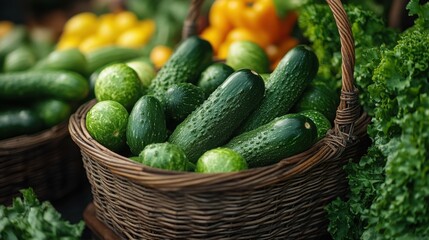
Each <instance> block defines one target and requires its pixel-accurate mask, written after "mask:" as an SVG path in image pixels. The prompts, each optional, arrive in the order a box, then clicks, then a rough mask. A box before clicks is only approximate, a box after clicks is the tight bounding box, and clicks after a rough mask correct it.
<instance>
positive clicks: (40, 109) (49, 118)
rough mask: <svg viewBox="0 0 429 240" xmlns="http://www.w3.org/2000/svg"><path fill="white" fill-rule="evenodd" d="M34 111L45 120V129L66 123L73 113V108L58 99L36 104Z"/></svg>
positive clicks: (41, 101) (45, 100) (44, 100)
mask: <svg viewBox="0 0 429 240" xmlns="http://www.w3.org/2000/svg"><path fill="white" fill-rule="evenodd" d="M34 110H35V111H36V112H37V114H38V115H39V117H40V118H41V119H42V120H43V123H44V127H45V128H50V127H53V126H55V125H57V124H59V123H61V122H64V121H66V120H67V119H68V118H69V117H70V114H71V113H72V107H71V105H70V104H69V103H68V102H65V101H61V100H57V99H43V100H40V101H38V102H36V103H35V104H34Z"/></svg>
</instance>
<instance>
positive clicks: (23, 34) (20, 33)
mask: <svg viewBox="0 0 429 240" xmlns="http://www.w3.org/2000/svg"><path fill="white" fill-rule="evenodd" d="M27 42H28V31H27V28H26V27H25V26H24V25H17V26H14V27H13V28H12V30H11V31H10V32H8V33H7V34H6V35H5V36H3V37H1V38H0V64H3V61H4V58H5V57H6V55H7V54H9V53H10V52H12V51H13V50H15V49H17V48H18V47H19V46H21V45H23V44H25V43H27Z"/></svg>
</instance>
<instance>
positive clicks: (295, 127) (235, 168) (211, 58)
mask: <svg viewBox="0 0 429 240" xmlns="http://www.w3.org/2000/svg"><path fill="white" fill-rule="evenodd" d="M166 2H167V1H138V0H135V1H132V0H130V1H128V2H127V3H126V7H127V10H125V9H122V10H121V11H118V12H112V13H104V14H99V15H97V14H95V13H92V12H83V13H79V14H76V15H74V16H73V17H72V18H70V19H69V20H68V21H67V22H66V24H65V26H64V29H63V34H62V35H61V36H60V38H59V39H58V42H56V43H55V44H52V43H49V42H45V43H41V41H40V40H37V39H36V40H35V39H32V38H31V37H30V33H29V30H28V29H26V28H25V27H24V26H15V25H4V26H3V25H2V28H1V29H0V30H1V31H0V37H1V39H0V66H1V70H0V100H2V102H3V103H1V104H0V140H3V139H8V138H13V137H16V136H20V135H27V134H34V133H38V132H40V131H42V130H45V129H48V128H51V127H53V126H55V125H57V124H59V123H62V122H65V121H67V120H68V119H69V117H70V115H71V114H72V113H73V112H74V111H75V110H76V109H77V107H79V105H82V104H83V103H84V102H86V101H88V100H93V101H92V103H93V104H92V103H91V102H90V103H89V104H92V105H91V107H90V108H88V111H87V112H85V115H84V116H83V118H84V121H85V122H84V123H85V126H84V127H85V131H87V133H89V135H90V136H91V141H92V140H95V141H96V143H98V144H101V145H102V146H103V147H104V148H106V149H107V150H108V151H106V152H109V151H111V152H112V154H114V156H118V155H119V156H121V157H124V158H125V161H127V164H131V165H127V167H129V168H130V169H131V168H133V167H134V166H138V167H141V169H142V171H144V170H145V169H155V172H157V171H159V172H161V173H162V172H167V173H168V172H169V171H171V172H172V176H174V175H175V174H182V173H183V172H192V174H189V175H193V176H195V175H197V176H201V175H202V174H207V176H210V174H217V173H227V174H231V173H234V172H240V171H243V172H246V171H247V172H248V170H252V169H254V168H264V167H267V166H270V165H274V164H277V163H279V162H280V161H281V160H284V159H286V158H289V157H292V156H294V155H297V154H300V153H303V152H305V151H306V150H308V149H311V148H312V147H313V146H315V144H320V143H324V142H323V141H324V138H325V137H326V136H328V138H329V137H333V138H335V137H337V136H332V135H331V134H330V133H333V132H335V131H342V130H338V129H336V128H334V129H333V127H334V126H335V127H337V124H338V121H341V120H343V119H336V116H337V111H338V109H337V108H338V106H339V104H340V94H341V87H342V86H341V84H342V83H343V82H342V77H343V76H342V73H343V72H342V71H341V64H342V60H343V59H342V55H341V52H340V51H341V44H340V37H339V33H338V27H337V23H336V22H335V20H334V17H333V14H332V10H331V9H330V8H329V6H328V5H327V4H326V3H324V1H318V0H307V1H302V2H301V3H292V2H291V3H290V5H288V4H286V3H285V2H281V1H275V0H216V1H213V2H212V3H211V5H210V8H209V10H208V12H207V16H205V17H206V18H207V19H204V18H200V19H199V21H205V20H207V22H206V24H203V25H202V27H200V28H199V29H198V33H197V34H196V35H193V36H190V37H188V38H186V39H180V38H179V37H178V35H180V34H179V33H180V30H181V29H180V28H181V26H182V23H183V20H184V17H185V15H186V13H187V10H188V7H189V3H185V1H174V3H173V2H170V4H171V6H169V4H168V3H166ZM389 6H390V5H389ZM376 9H382V8H381V7H380V8H375V7H374V4H370V3H369V1H362V2H360V1H350V3H347V4H345V12H346V14H347V16H348V18H349V21H350V23H351V30H352V33H353V39H354V50H355V52H354V56H355V59H354V60H355V61H356V63H355V64H356V65H355V68H354V69H353V73H354V78H355V80H356V88H357V90H359V94H358V97H359V105H360V106H362V108H363V110H364V111H365V112H366V113H367V114H368V115H369V116H370V117H371V119H372V120H371V123H370V124H369V126H368V136H369V139H368V145H369V148H368V149H367V151H366V152H365V153H364V155H363V157H361V158H359V159H356V161H350V162H349V163H348V164H347V165H346V166H345V172H346V173H347V180H348V183H349V189H348V192H347V194H346V196H344V197H343V198H341V199H340V198H339V199H336V200H334V201H332V202H331V203H330V204H329V205H328V206H327V207H326V213H327V216H328V218H329V220H330V223H329V227H328V229H327V230H328V231H329V233H330V234H331V235H332V237H333V238H334V239H424V238H425V237H427V236H429V227H428V226H429V191H428V186H429V178H428V176H429V175H428V167H427V165H428V160H427V159H428V153H427V150H426V149H427V146H428V145H429V134H428V129H429V126H428V124H427V121H426V119H428V117H429V112H428V110H427V108H428V107H429V97H428V91H429V82H428V76H429V52H428V46H429V30H428V29H429V17H428V16H429V4H428V3H422V1H418V0H411V1H409V3H408V4H407V8H406V10H407V11H408V13H409V14H410V15H411V16H413V17H414V19H413V20H414V23H413V25H412V26H411V27H409V28H408V29H406V30H405V31H402V32H400V31H399V30H397V29H393V28H390V27H388V26H387V25H386V22H385V19H384V17H385V16H384V15H382V13H381V12H374V10H376ZM382 10H384V9H382ZM380 11H381V10H380ZM178 23H180V24H178ZM203 23H204V22H203ZM178 25H180V26H178ZM294 31H298V35H300V36H299V37H298V36H297V35H295V34H296V32H294ZM40 44H42V45H43V46H45V47H37V46H41V45H40ZM343 97H344V96H343ZM342 100H344V99H342ZM356 102H357V101H356ZM360 113H361V112H359V114H360ZM353 127H354V126H352V127H351V130H350V133H353ZM347 134H348V133H344V135H347ZM350 137H351V139H347V141H349V140H350V142H352V141H354V140H355V139H354V138H355V137H356V136H353V135H351V136H350ZM352 138H353V139H352ZM339 142H340V143H339V144H340V145H341V144H343V145H344V146H346V145H347V144H349V143H348V142H346V140H344V142H341V140H339ZM359 144H360V143H359ZM316 146H319V145H316ZM362 147H363V148H366V145H364V143H362ZM332 148H335V146H333V147H332ZM344 148H346V147H344ZM103 150H104V149H103ZM344 150H346V149H344ZM308 158H310V157H308ZM313 160H314V159H313ZM324 160H326V159H323V161H324ZM283 163H284V162H282V163H281V164H283ZM281 164H279V165H281ZM284 164H285V165H286V163H284ZM288 164H290V163H288ZM130 166H131V167H130ZM286 167H289V166H286ZM136 168H137V167H136ZM151 171H152V170H151ZM194 173H195V175H194ZM185 175H186V174H185ZM23 194H24V200H20V199H18V200H15V201H14V205H13V206H11V207H9V208H5V207H2V206H0V219H2V218H1V216H3V215H5V216H7V215H9V216H12V218H10V219H9V218H6V219H7V221H4V222H3V223H4V224H0V237H2V238H3V237H5V236H6V235H1V234H7V237H8V239H13V238H11V236H15V235H13V234H16V233H17V232H20V231H21V232H23V233H22V234H24V235H22V236H26V235H25V234H27V232H26V231H28V234H29V236H30V235H31V236H33V235H34V234H44V235H46V236H47V237H52V238H55V237H57V236H56V235H54V233H55V234H61V231H53V232H54V233H52V234H53V235H52V236H51V235H49V234H51V233H50V232H49V231H50V230H49V231H48V230H47V229H44V228H43V229H32V228H31V227H34V226H32V225H31V223H29V222H25V221H24V220H26V219H17V218H16V216H18V215H23V214H24V215H25V214H28V213H29V212H28V211H27V210H26V211H24V212H22V210H23V208H26V207H28V206H26V205H29V206H30V205H31V206H30V207H31V208H32V209H38V208H40V206H35V205H40V203H39V202H38V201H37V199H35V196H34V194H33V193H32V192H31V191H24V192H23ZM48 208H49V205H43V204H42V207H41V208H40V209H43V210H44V211H45V210H46V211H49V213H48V215H52V219H54V220H53V221H54V222H56V221H59V220H58V218H59V216H57V215H56V214H55V213H54V212H52V210H50V209H48ZM20 211H21V212H20ZM15 212H17V213H18V212H19V214H16V213H15ZM33 214H35V215H32V216H33V217H36V218H41V217H40V216H42V213H39V212H37V213H33ZM43 214H44V213H43ZM14 221H17V222H14ZM18 222H21V223H18ZM38 222H42V223H43V224H42V225H46V226H48V225H49V223H47V222H45V221H44V220H42V219H39V220H38ZM58 224H59V226H63V228H64V231H65V232H67V233H71V234H74V236H70V238H71V239H74V238H76V237H77V235H79V234H80V233H81V231H82V226H81V225H80V224H79V225H77V226H69V225H67V224H64V223H61V222H59V223H58ZM15 225H16V226H15ZM17 226H18V227H17ZM41 227H43V226H41ZM49 229H51V228H49ZM31 231H34V233H30V232H31ZM17 238H18V237H17Z"/></svg>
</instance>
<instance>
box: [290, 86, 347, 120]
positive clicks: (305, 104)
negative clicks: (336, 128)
mask: <svg viewBox="0 0 429 240" xmlns="http://www.w3.org/2000/svg"><path fill="white" fill-rule="evenodd" d="M338 102H339V96H338V94H337V92H336V91H334V90H331V89H329V88H327V87H326V86H324V85H322V84H321V83H319V84H310V86H308V87H307V89H306V90H305V91H304V93H303V94H302V95H301V97H300V99H299V100H298V101H297V102H296V103H295V105H294V106H293V108H292V111H294V112H301V111H304V110H316V111H318V112H320V113H323V115H325V117H326V118H327V119H328V120H329V121H330V122H331V123H332V122H333V121H334V119H335V114H336V111H337V107H338Z"/></svg>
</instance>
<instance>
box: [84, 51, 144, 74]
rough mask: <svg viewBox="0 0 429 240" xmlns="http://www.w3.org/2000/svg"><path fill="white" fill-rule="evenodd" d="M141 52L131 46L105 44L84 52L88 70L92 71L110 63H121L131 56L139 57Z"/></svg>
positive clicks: (131, 57)
mask: <svg viewBox="0 0 429 240" xmlns="http://www.w3.org/2000/svg"><path fill="white" fill-rule="evenodd" d="M141 55H142V53H141V52H140V51H139V50H136V49H133V48H126V47H119V46H106V47H102V48H98V49H95V50H94V51H91V52H89V53H87V54H86V59H87V61H88V71H89V73H92V72H94V71H96V70H97V69H98V68H101V67H103V66H105V65H108V64H110V63H122V62H125V61H128V60H131V59H133V58H138V57H141Z"/></svg>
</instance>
